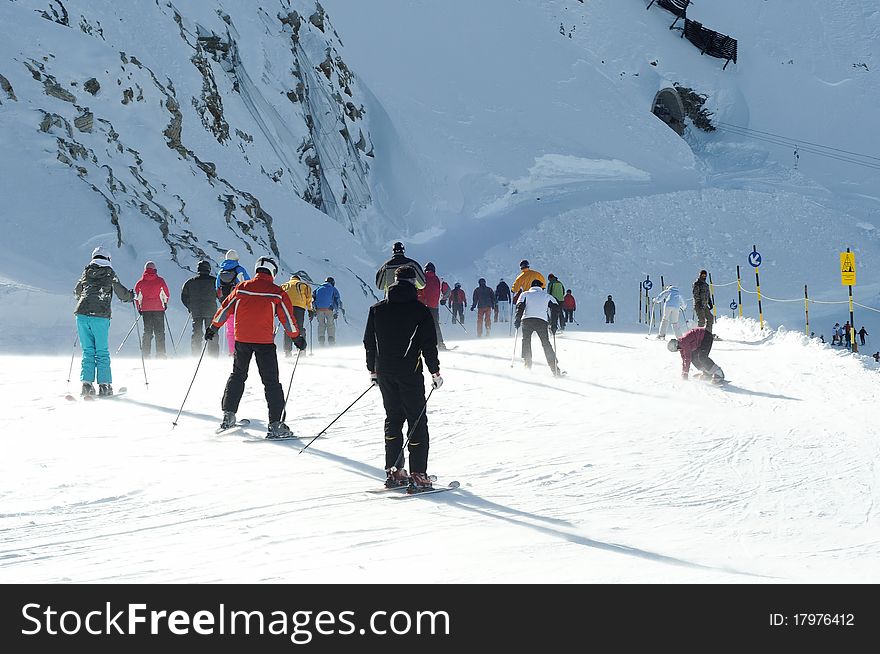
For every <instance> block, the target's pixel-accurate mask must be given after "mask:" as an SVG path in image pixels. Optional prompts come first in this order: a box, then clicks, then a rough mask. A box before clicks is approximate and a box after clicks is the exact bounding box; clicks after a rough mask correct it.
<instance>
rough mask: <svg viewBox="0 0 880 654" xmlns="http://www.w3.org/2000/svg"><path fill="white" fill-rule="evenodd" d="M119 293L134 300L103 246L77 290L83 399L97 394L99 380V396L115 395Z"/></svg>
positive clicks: (95, 250) (129, 300)
mask: <svg viewBox="0 0 880 654" xmlns="http://www.w3.org/2000/svg"><path fill="white" fill-rule="evenodd" d="M114 293H116V297H118V298H119V299H120V300H122V301H123V302H131V301H133V300H134V291H130V290H128V289H127V288H125V286H123V285H122V283H121V282H120V281H119V277H117V276H116V273H115V272H114V271H113V268H111V267H110V253H109V252H108V251H107V250H106V249H104V248H103V247H100V246H98V247H96V248H95V249H94V250H92V260H91V261H90V262H89V264H88V265H87V266H86V268H85V270H83V273H82V275H81V276H80V278H79V281H78V282H77V283H76V288H75V289H74V291H73V294H74V296H75V297H76V308H75V309H74V311H73V313H74V315H76V332H77V334H78V335H79V344H80V347H81V348H82V366H81V368H80V375H79V378H80V381H81V382H82V391H81V394H82V395H83V396H86V395H94V394H95V387H94V386H93V385H92V384H93V382H94V381H95V379H97V380H98V395H113V385H112V383H113V374H112V372H111V370H110V348H109V344H108V336H109V332H110V302H111V301H112V300H113V294H114Z"/></svg>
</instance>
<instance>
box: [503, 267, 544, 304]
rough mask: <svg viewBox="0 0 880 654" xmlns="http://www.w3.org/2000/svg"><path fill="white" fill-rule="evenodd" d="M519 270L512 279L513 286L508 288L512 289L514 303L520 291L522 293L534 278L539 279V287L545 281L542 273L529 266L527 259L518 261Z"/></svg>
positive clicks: (528, 287) (529, 286)
mask: <svg viewBox="0 0 880 654" xmlns="http://www.w3.org/2000/svg"><path fill="white" fill-rule="evenodd" d="M519 270H520V273H519V275H517V276H516V279H514V280H513V286H511V287H510V290H511V291H513V303H514V304H516V303H517V301H518V300H519V296H520V293H524V292H525V291H527V290H529V289H530V288H531V287H532V282H533V281H534V280H536V279H537V280H540V282H541V287H543V286H544V285H545V284H546V283H547V281H546V280H545V279H544V275H542V274H541V273H539V272H538V271H537V270H532V269H531V268H530V267H529V262H528V260H527V259H523V260H522V261H520V262H519Z"/></svg>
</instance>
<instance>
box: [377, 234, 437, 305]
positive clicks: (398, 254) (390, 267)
mask: <svg viewBox="0 0 880 654" xmlns="http://www.w3.org/2000/svg"><path fill="white" fill-rule="evenodd" d="M404 251H405V248H404V247H403V243H401V242H400V241H397V242H396V243H395V244H394V246H393V247H392V248H391V255H392V256H391V258H390V259H389V260H388V261H386V262H385V263H383V264H382V267H381V268H379V270H377V271H376V288H378V289H379V290H380V291H383V292H384V293H386V294H387V293H388V287H389V286H390V285H391V284H392V282H394V270H395V269H396V268H399V267H400V266H411V267H412V269H413V270H415V271H416V288H417V289H419V288H424V286H425V271H424V270H422V267H421V266H420V265H419V264H418V262H416V261H413V260H412V259H410V258H409V257H406V256H404V254H403V253H404Z"/></svg>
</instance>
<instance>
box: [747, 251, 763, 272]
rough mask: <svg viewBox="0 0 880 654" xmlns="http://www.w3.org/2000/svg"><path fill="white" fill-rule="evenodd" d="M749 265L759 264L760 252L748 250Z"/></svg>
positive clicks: (755, 266) (753, 266)
mask: <svg viewBox="0 0 880 654" xmlns="http://www.w3.org/2000/svg"><path fill="white" fill-rule="evenodd" d="M749 265H750V266H751V267H752V268H757V267H758V266H760V265H761V253H760V252H758V251H757V250H752V251H751V252H749Z"/></svg>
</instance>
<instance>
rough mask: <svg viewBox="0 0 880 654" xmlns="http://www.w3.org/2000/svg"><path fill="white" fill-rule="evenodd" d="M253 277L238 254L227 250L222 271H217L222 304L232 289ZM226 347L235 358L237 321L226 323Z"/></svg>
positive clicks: (218, 293) (217, 284) (219, 296)
mask: <svg viewBox="0 0 880 654" xmlns="http://www.w3.org/2000/svg"><path fill="white" fill-rule="evenodd" d="M250 278H251V276H250V275H248V271H247V270H245V269H244V266H242V265H241V264H240V263H238V252H236V251H235V250H227V251H226V258H225V259H224V260H223V263H221V264H220V270H218V271H217V283H216V287H217V298H218V299H219V300H220V302H221V303H222V302H223V301H224V300H226V298H227V297H229V294H230V293H232V289H234V288H235V287H236V285H237V284H238V283H239V282H242V281H246V280H248V279H250ZM232 312H233V313H234V312H235V307H234V306H233V307H232ZM226 346H227V348H228V351H229V355H230V356H233V355H234V354H235V321H234V320H228V321H227V322H226Z"/></svg>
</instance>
